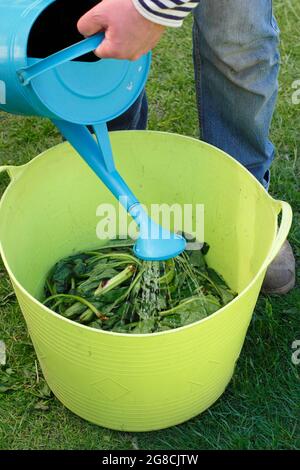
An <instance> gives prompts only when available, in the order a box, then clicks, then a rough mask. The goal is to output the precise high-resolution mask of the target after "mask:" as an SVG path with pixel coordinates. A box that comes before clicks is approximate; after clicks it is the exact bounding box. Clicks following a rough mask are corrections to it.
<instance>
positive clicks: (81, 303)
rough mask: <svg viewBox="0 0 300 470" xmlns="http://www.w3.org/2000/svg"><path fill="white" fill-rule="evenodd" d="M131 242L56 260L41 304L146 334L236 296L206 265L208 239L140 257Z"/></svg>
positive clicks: (84, 321) (201, 315) (85, 321)
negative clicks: (165, 256) (168, 255)
mask: <svg viewBox="0 0 300 470" xmlns="http://www.w3.org/2000/svg"><path fill="white" fill-rule="evenodd" d="M132 245H133V243H132V241H130V240H115V241H111V242H110V241H109V242H107V243H106V244H105V245H104V246H103V247H102V248H100V249H99V250H95V251H86V252H84V253H81V254H79V255H72V256H70V257H68V258H66V259H64V260H61V261H60V262H58V263H57V264H56V265H55V267H54V268H53V269H52V271H51V272H50V274H49V276H48V279H47V282H46V286H45V293H46V300H45V302H44V303H45V305H47V306H48V307H49V308H51V309H52V310H53V311H55V312H56V313H58V314H60V315H62V316H64V317H65V318H68V319H69V320H73V321H75V322H77V323H80V324H81V325H86V326H89V327H91V328H94V329H95V330H104V331H112V332H114V333H122V334H149V333H155V332H163V331H168V330H171V329H174V328H180V327H182V326H185V325H189V324H192V323H195V322H198V321H200V320H203V319H205V318H206V317H207V316H209V315H211V314H213V313H215V312H216V311H217V310H219V309H220V308H222V307H223V306H224V305H226V304H228V303H229V302H230V301H231V300H233V299H234V297H235V296H236V294H235V293H234V292H233V291H232V290H231V289H230V288H229V287H228V286H227V284H226V282H225V281H224V279H223V278H222V276H220V275H219V274H218V273H216V272H215V271H214V270H213V269H211V268H209V267H208V266H207V262H206V259H205V256H204V255H205V253H207V251H208V248H209V247H208V245H206V244H204V246H203V247H202V249H201V250H200V249H199V250H195V249H194V250H192V251H186V252H184V253H182V254H181V255H179V256H177V257H176V258H174V259H171V260H167V261H161V262H146V261H143V262H142V261H141V260H139V259H137V258H136V257H135V256H134V252H133V249H132ZM2 387H3V388H4V387H5V388H7V384H6V383H2Z"/></svg>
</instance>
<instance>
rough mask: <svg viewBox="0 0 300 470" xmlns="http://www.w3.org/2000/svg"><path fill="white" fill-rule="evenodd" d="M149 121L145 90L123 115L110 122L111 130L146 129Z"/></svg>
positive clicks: (109, 127)
mask: <svg viewBox="0 0 300 470" xmlns="http://www.w3.org/2000/svg"><path fill="white" fill-rule="evenodd" d="M147 121H148V101H147V95H146V91H145V90H144V91H143V92H142V93H141V94H140V96H139V98H138V99H137V100H136V102H135V103H134V104H133V105H132V106H131V107H130V108H129V109H128V110H127V111H126V112H125V113H124V114H122V115H121V116H119V117H117V118H116V119H114V120H113V121H110V122H109V123H108V129H109V130H110V131H126V130H144V129H146V128H147Z"/></svg>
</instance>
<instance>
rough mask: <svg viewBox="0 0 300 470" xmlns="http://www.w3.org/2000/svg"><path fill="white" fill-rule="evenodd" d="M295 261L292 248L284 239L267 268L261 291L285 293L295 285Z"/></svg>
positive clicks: (264, 292)
mask: <svg viewBox="0 0 300 470" xmlns="http://www.w3.org/2000/svg"><path fill="white" fill-rule="evenodd" d="M295 273H296V262H295V257H294V254H293V250H292V247H291V245H290V244H289V242H288V241H287V240H286V241H285V242H284V244H283V246H282V248H281V250H280V251H279V253H278V255H277V256H276V258H275V259H274V261H272V263H271V264H270V266H269V267H268V269H267V273H266V277H265V279H264V282H263V285H262V289H261V292H262V293H263V294H271V295H272V294H278V295H284V294H287V293H288V292H289V291H290V290H292V289H293V287H295V278H296V274H295Z"/></svg>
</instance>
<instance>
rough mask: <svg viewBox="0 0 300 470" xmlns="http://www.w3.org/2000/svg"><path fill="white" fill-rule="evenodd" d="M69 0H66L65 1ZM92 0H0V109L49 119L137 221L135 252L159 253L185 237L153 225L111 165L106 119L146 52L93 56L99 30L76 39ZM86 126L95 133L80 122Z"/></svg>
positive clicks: (141, 78)
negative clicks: (133, 57) (116, 57)
mask: <svg viewBox="0 0 300 470" xmlns="http://www.w3.org/2000/svg"><path fill="white" fill-rule="evenodd" d="M70 3H71V4H70ZM97 3H99V0H97V1H95V0H74V1H72V2H68V1H67V0H37V1H34V2H33V1H30V0H0V17H1V20H0V21H1V22H0V84H1V87H0V91H2V93H1V97H0V108H1V109H2V110H4V111H6V112H9V113H13V114H21V115H37V116H43V117H46V118H49V119H51V120H52V121H53V122H54V124H55V125H56V126H57V127H58V129H59V130H60V131H61V133H62V134H63V135H64V136H65V138H66V139H67V140H68V141H69V142H70V143H71V145H72V146H73V147H74V148H75V149H76V150H77V151H78V153H79V154H80V155H81V156H82V158H83V159H84V160H85V161H86V163H87V164H88V165H89V166H90V167H91V169H92V170H93V171H94V172H95V173H96V174H97V176H99V178H100V179H101V180H102V181H103V183H104V184H105V185H106V186H107V187H108V188H109V190H110V191H111V192H112V193H113V195H114V196H115V197H116V198H117V199H119V200H120V201H122V204H123V205H124V207H125V209H126V210H127V211H128V213H129V214H130V215H131V216H132V217H133V219H134V220H135V221H136V223H137V225H138V227H139V232H140V236H139V239H138V240H137V242H136V244H135V247H134V251H135V254H136V255H137V256H138V257H139V258H141V259H144V260H166V259H169V258H172V257H175V256H177V255H178V254H180V253H181V252H182V251H183V250H184V249H185V246H186V242H185V240H184V239H183V238H182V237H181V236H179V235H176V234H174V233H171V232H169V231H168V230H165V229H163V228H162V227H161V226H160V225H158V224H156V223H155V222H154V221H153V220H152V219H150V217H149V216H148V214H147V213H146V211H145V210H144V209H143V207H142V206H141V204H140V202H139V201H138V199H137V198H136V197H135V196H134V194H133V193H132V191H131V190H130V189H129V187H128V186H127V184H126V183H125V181H124V180H123V179H122V177H121V175H120V174H119V173H118V171H117V170H116V167H115V164H114V159H113V154H112V148H111V144H110V139H109V134H108V129H107V122H109V121H110V120H112V119H114V118H116V117H118V116H119V115H121V114H123V113H124V112H125V111H126V110H127V109H128V108H129V107H130V106H131V105H132V104H133V103H134V102H135V101H136V100H137V98H138V97H139V95H140V93H141V92H142V90H143V88H144V86H145V84H146V81H147V78H148V74H149V70H150V63H151V54H147V55H144V56H143V57H141V58H140V59H139V60H137V61H134V62H131V61H127V60H112V59H102V60H100V59H98V58H97V57H96V56H95V55H94V54H93V51H94V50H95V49H96V48H97V47H98V46H99V45H100V43H101V41H103V39H104V34H103V33H99V34H97V35H95V36H92V37H89V38H87V39H84V40H82V36H80V34H79V32H78V31H77V27H76V24H77V20H78V19H79V18H80V17H81V16H82V14H84V13H85V11H87V10H88V9H89V7H92V6H93V5H95V4H97ZM88 125H89V126H92V127H93V129H94V132H95V135H96V140H95V139H94V138H93V137H92V135H91V133H90V131H89V129H88V128H87V126H88Z"/></svg>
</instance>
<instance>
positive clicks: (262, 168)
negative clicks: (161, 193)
mask: <svg viewBox="0 0 300 470" xmlns="http://www.w3.org/2000/svg"><path fill="white" fill-rule="evenodd" d="M193 42H194V65H195V82H196V93H197V106H198V113H199V122H200V128H201V138H202V139H203V140H204V141H206V142H208V143H210V144H213V145H215V146H216V147H218V148H220V149H222V150H224V151H225V152H227V153H229V154H230V155H232V156H233V157H234V158H235V159H237V160H238V161H239V162H240V163H242V164H243V165H244V166H245V167H246V168H247V169H248V170H249V171H250V172H251V173H252V174H253V175H254V176H255V177H256V178H257V179H258V180H259V181H260V182H261V183H262V184H263V185H264V186H265V187H266V188H267V187H268V183H269V168H270V166H271V163H272V161H273V158H274V153H275V152H274V146H273V145H272V143H271V142H270V140H269V130H270V125H271V120H272V116H273V112H274V107H275V104H276V99H277V91H278V72H279V58H280V57H279V51H278V45H279V29H278V26H277V23H276V20H275V18H274V16H273V11H272V0H251V1H247V0H201V2H200V4H199V6H198V7H197V8H196V10H195V12H194V27H193ZM131 111H133V113H132V114H131V122H128V114H127V117H126V116H125V115H124V116H121V117H120V118H118V119H119V122H118V125H119V127H118V128H119V129H125V128H126V129H128V128H129V129H145V127H146V121H147V119H145V116H146V115H147V99H146V96H145V94H144V93H143V94H142V95H141V97H140V98H139V99H138V101H137V103H135V105H134V106H133V108H132V109H131ZM129 115H130V110H129ZM124 117H125V120H124ZM112 124H113V123H112Z"/></svg>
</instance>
